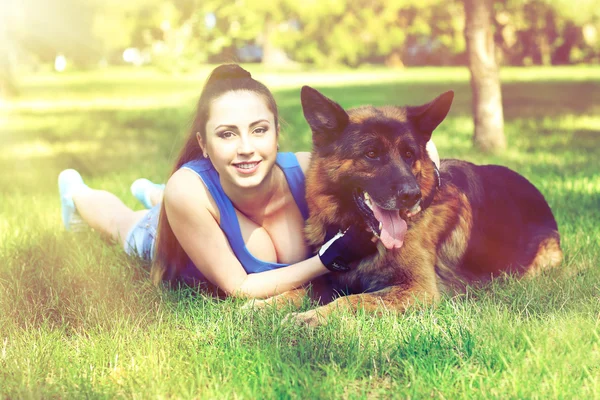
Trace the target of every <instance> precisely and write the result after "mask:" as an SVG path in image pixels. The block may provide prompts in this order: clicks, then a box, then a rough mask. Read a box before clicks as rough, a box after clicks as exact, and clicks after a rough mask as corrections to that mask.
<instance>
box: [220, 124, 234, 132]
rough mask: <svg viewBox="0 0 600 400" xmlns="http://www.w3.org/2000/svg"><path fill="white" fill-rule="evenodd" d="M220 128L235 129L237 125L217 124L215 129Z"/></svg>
mask: <svg viewBox="0 0 600 400" xmlns="http://www.w3.org/2000/svg"><path fill="white" fill-rule="evenodd" d="M220 128H227V129H237V125H217V126H216V127H215V131H216V130H217V129H220Z"/></svg>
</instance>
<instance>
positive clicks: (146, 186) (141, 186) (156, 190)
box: [131, 178, 165, 208]
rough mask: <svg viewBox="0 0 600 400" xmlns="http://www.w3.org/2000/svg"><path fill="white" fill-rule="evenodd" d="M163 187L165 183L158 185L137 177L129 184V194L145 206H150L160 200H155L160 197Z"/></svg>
mask: <svg viewBox="0 0 600 400" xmlns="http://www.w3.org/2000/svg"><path fill="white" fill-rule="evenodd" d="M164 189H165V185H159V184H158V183H154V182H151V181H149V180H148V179H145V178H140V179H137V180H135V182H133V183H132V184H131V194H132V195H134V196H135V198H136V199H138V200H139V201H140V203H142V204H143V205H144V207H146V208H152V207H153V206H155V205H156V204H158V203H160V201H156V200H157V199H160V198H161V197H162V191H163V190H164ZM153 200H154V201H153Z"/></svg>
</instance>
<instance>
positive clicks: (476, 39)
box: [464, 0, 506, 152]
mask: <svg viewBox="0 0 600 400" xmlns="http://www.w3.org/2000/svg"><path fill="white" fill-rule="evenodd" d="M464 6H465V17H466V19H465V38H466V43H467V54H468V59H469V69H470V71H471V89H472V92H473V118H474V124H475V133H474V135H473V142H474V144H475V145H476V146H477V147H478V148H479V149H480V150H482V151H485V152H498V151H502V150H504V149H505V148H506V139H505V137H504V116H503V110H502V93H501V91H500V76H499V71H498V64H497V63H496V57H495V46H494V36H493V29H492V28H493V25H492V15H493V0H464Z"/></svg>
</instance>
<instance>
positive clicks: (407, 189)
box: [398, 185, 421, 208]
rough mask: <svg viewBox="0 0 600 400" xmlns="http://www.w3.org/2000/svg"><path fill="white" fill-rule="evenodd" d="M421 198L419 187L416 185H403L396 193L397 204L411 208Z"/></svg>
mask: <svg viewBox="0 0 600 400" xmlns="http://www.w3.org/2000/svg"><path fill="white" fill-rule="evenodd" d="M419 200H421V189H419V187H418V186H416V185H415V186H412V185H411V186H408V185H407V186H404V187H403V188H402V189H401V190H400V192H399V193H398V201H399V203H400V204H399V206H400V207H402V208H411V207H412V206H414V205H415V204H417V202H418V201H419Z"/></svg>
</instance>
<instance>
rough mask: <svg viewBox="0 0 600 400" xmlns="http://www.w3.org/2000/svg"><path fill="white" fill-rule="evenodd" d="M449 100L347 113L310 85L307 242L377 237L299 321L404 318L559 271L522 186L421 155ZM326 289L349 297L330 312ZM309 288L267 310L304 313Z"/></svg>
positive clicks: (536, 202) (543, 215)
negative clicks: (358, 234)
mask: <svg viewBox="0 0 600 400" xmlns="http://www.w3.org/2000/svg"><path fill="white" fill-rule="evenodd" d="M453 97H454V93H453V92H451V91H450V92H446V93H443V94H442V95H440V96H439V97H437V98H436V99H434V100H433V101H431V102H430V103H427V104H424V105H421V106H407V107H396V106H384V107H373V106H363V107H359V108H355V109H350V110H348V111H345V110H344V109H343V108H342V107H341V106H340V105H338V104H337V103H335V102H334V101H332V100H330V99H328V98H327V97H325V96H324V95H322V94H321V93H319V92H318V91H317V90H315V89H312V88H310V87H308V86H304V87H303V88H302V94H301V100H302V107H303V111H304V116H305V118H306V120H307V122H308V124H309V125H310V127H311V129H312V132H313V151H312V160H311V165H310V167H309V170H308V172H307V176H306V193H307V201H308V206H309V211H310V217H309V219H308V222H307V227H306V238H307V240H308V242H309V243H310V245H312V246H313V247H314V248H315V249H318V248H319V247H320V245H322V244H323V242H324V239H325V235H326V232H327V231H328V230H333V231H335V232H337V231H338V230H339V229H342V230H343V229H345V228H347V227H349V226H350V225H358V226H359V227H360V228H361V229H368V230H371V231H372V232H373V234H374V235H375V236H377V237H378V239H379V240H378V243H377V247H378V251H377V253H376V254H374V255H373V256H369V257H367V258H365V259H363V260H362V261H360V262H358V263H356V265H353V268H352V269H351V270H350V271H349V272H339V273H336V272H332V273H329V274H327V275H326V276H325V277H324V278H323V279H321V280H320V282H315V285H314V289H315V290H316V293H314V294H313V296H314V297H316V298H320V299H321V301H324V302H329V303H328V304H326V305H324V306H321V307H319V308H316V309H313V310H310V311H308V312H304V313H294V314H291V316H290V318H291V319H293V320H295V321H296V322H304V323H307V324H309V325H317V324H320V323H324V322H326V319H327V315H328V314H329V313H330V312H331V311H332V310H334V309H336V308H345V309H351V310H356V309H358V308H363V309H365V310H367V311H377V310H381V309H388V310H395V311H399V312H402V311H404V310H405V309H406V308H407V307H408V306H410V305H411V303H414V302H419V303H433V302H435V301H436V300H438V299H439V298H440V294H441V292H448V291H449V292H450V293H455V292H457V291H462V290H464V289H465V287H466V285H468V284H473V283H478V282H485V281H487V280H489V279H490V278H492V277H493V276H497V275H500V274H504V273H510V274H518V275H534V274H537V273H538V272H540V271H541V270H543V269H544V268H548V267H553V266H556V265H557V264H559V263H560V262H561V260H562V251H561V248H560V237H559V234H558V228H557V224H556V221H555V219H554V216H553V215H552V211H551V210H550V207H549V206H548V203H547V202H546V201H545V199H544V197H543V196H542V194H541V193H540V192H539V191H538V190H537V189H536V188H535V187H534V186H533V185H532V184H531V183H530V182H529V181H527V179H525V178H524V177H522V176H521V175H519V174H517V173H516V172H513V171H511V170H510V169H508V168H505V167H501V166H497V165H481V166H477V165H474V164H472V163H469V162H466V161H459V160H450V159H448V160H442V161H441V166H440V169H439V170H438V169H437V167H436V165H435V164H434V162H433V161H432V160H431V158H430V157H429V155H428V153H427V151H426V150H425V146H426V143H427V142H428V141H429V139H430V138H431V134H432V132H433V131H434V129H435V128H436V127H437V126H438V125H439V124H440V123H441V122H442V121H443V120H444V118H445V117H446V115H447V114H448V111H449V110H450V106H451V104H452V100H453ZM324 288H326V289H330V290H331V291H333V292H334V293H338V294H344V295H345V296H344V297H338V298H337V299H335V300H333V301H331V298H330V296H329V294H328V293H327V292H326V290H325V291H324ZM305 294H306V290H305V289H299V290H294V291H290V292H286V293H284V294H282V295H279V296H276V297H273V298H271V299H267V300H264V301H263V302H262V305H266V304H273V303H275V304H281V303H284V302H285V303H289V302H290V300H291V301H294V302H297V301H299V300H301V299H302V298H303V297H304V295H305Z"/></svg>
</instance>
